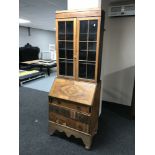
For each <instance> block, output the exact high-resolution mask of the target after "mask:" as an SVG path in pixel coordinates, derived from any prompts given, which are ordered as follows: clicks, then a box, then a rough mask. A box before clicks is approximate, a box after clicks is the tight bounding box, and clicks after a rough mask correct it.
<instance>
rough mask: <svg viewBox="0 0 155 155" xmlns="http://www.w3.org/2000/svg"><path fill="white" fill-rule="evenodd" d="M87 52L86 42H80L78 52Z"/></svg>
mask: <svg viewBox="0 0 155 155" xmlns="http://www.w3.org/2000/svg"><path fill="white" fill-rule="evenodd" d="M81 50H87V42H80V51H81Z"/></svg>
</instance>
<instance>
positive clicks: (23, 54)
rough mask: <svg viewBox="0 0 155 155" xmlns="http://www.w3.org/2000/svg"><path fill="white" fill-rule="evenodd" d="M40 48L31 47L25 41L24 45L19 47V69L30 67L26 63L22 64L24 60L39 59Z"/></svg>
mask: <svg viewBox="0 0 155 155" xmlns="http://www.w3.org/2000/svg"><path fill="white" fill-rule="evenodd" d="M39 53H40V48H38V47H33V46H32V45H30V44H29V43H27V44H26V45H25V46H24V47H20V48H19V69H23V70H26V69H30V68H31V67H30V66H28V65H24V64H22V62H24V61H31V60H38V59H39Z"/></svg>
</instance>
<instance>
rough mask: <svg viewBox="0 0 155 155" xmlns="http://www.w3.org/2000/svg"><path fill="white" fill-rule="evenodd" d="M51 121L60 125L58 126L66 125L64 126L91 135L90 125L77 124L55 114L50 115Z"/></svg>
mask: <svg viewBox="0 0 155 155" xmlns="http://www.w3.org/2000/svg"><path fill="white" fill-rule="evenodd" d="M49 120H50V121H53V122H55V123H58V124H61V125H64V126H67V127H70V128H73V129H76V130H79V131H82V132H86V133H89V131H90V129H89V125H88V124H84V123H81V122H77V121H75V120H72V119H70V118H66V117H63V116H61V115H59V114H55V113H53V112H50V113H49Z"/></svg>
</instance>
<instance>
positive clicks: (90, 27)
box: [89, 20, 97, 33]
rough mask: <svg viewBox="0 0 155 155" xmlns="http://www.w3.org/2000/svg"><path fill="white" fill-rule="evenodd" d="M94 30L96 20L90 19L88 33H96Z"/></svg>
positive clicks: (95, 29)
mask: <svg viewBox="0 0 155 155" xmlns="http://www.w3.org/2000/svg"><path fill="white" fill-rule="evenodd" d="M96 32H97V20H90V21H89V33H96Z"/></svg>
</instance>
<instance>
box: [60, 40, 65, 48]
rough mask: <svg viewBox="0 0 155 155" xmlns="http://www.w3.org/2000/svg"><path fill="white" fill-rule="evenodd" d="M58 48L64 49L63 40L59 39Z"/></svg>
mask: <svg viewBox="0 0 155 155" xmlns="http://www.w3.org/2000/svg"><path fill="white" fill-rule="evenodd" d="M59 49H65V42H64V41H59Z"/></svg>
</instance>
